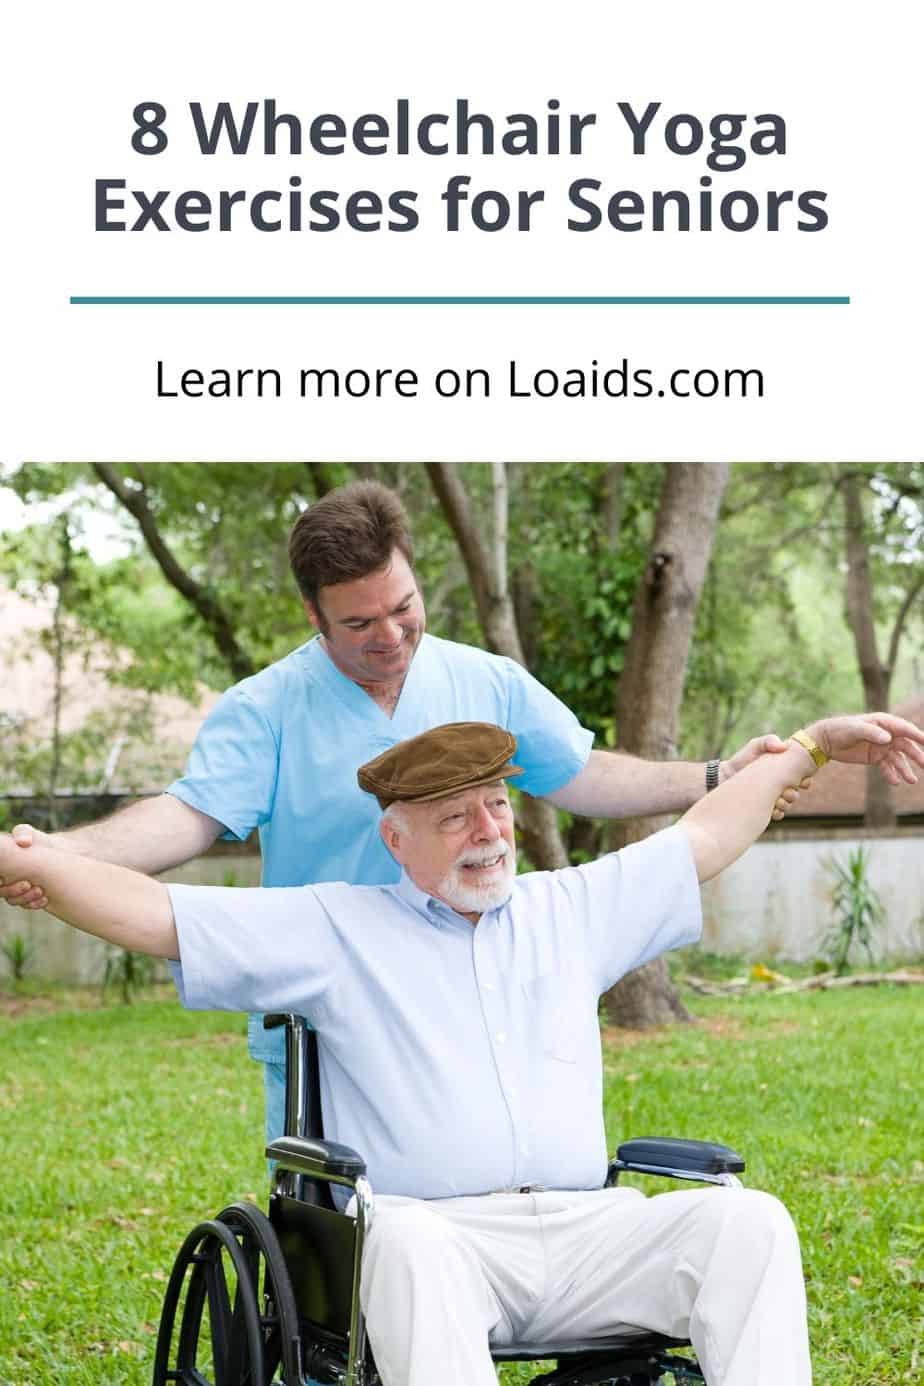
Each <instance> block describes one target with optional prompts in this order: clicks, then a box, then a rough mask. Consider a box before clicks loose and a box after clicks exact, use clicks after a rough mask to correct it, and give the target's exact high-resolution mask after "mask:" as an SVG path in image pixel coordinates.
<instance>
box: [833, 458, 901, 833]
mask: <svg viewBox="0 0 924 1386" xmlns="http://www.w3.org/2000/svg"><path fill="white" fill-rule="evenodd" d="M861 484H862V483H861V479H860V477H858V476H857V475H855V474H853V473H848V474H847V475H846V476H845V477H844V479H843V489H844V511H845V516H846V522H847V523H846V551H847V591H846V611H847V623H848V625H849V626H850V630H851V633H852V634H853V643H854V648H855V649H856V652H857V663H858V665H859V668H860V678H861V679H862V681H863V701H864V706H865V708H866V711H867V712H888V710H889V692H890V687H891V683H892V670H891V668H890V667H889V666H887V665H885V664H883V662H882V660H881V659H880V658H879V649H878V645H877V640H876V624H875V618H874V615H873V581H872V576H871V574H870V568H869V551H868V548H867V541H866V526H865V523H864V518H863V498H862V494H861V490H860V488H861ZM863 821H864V822H865V824H866V826H867V827H869V828H893V827H894V826H895V805H894V803H893V800H892V790H891V788H890V786H889V785H888V784H887V782H886V781H885V780H884V779H883V778H882V776H881V775H880V773H879V771H878V770H876V769H874V768H873V767H872V766H870V767H869V768H868V769H867V771H866V813H865V816H864V820H863Z"/></svg>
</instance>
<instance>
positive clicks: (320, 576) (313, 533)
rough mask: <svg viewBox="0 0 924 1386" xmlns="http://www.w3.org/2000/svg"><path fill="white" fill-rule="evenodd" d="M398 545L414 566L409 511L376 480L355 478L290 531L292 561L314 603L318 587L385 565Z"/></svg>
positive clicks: (304, 515) (305, 594) (303, 591)
mask: <svg viewBox="0 0 924 1386" xmlns="http://www.w3.org/2000/svg"><path fill="white" fill-rule="evenodd" d="M395 549H398V550H399V552H400V553H403V554H404V557H405V558H406V559H407V561H408V563H409V564H410V565H411V567H413V566H414V549H413V545H412V544H411V535H410V530H409V528H408V520H407V514H406V513H405V509H404V506H403V505H402V504H401V502H400V500H399V499H398V497H397V496H396V495H395V493H394V491H389V489H388V487H387V486H382V485H381V484H380V483H379V482H378V481H351V482H350V483H349V485H348V486H339V487H338V488H337V490H336V491H329V492H328V493H327V495H326V496H323V497H322V498H321V500H319V501H316V502H315V503H314V505H311V506H309V507H308V509H307V510H303V511H302V513H301V515H299V517H298V519H297V520H296V521H295V525H294V527H293V529H292V533H291V535H290V536H289V563H290V564H291V567H292V572H293V574H294V575H295V581H296V582H297V583H298V589H299V591H300V592H301V594H302V596H303V597H306V598H307V600H308V601H309V602H311V604H312V606H315V607H317V605H318V592H319V590H320V589H321V588H322V587H331V586H333V585H334V584H335V583H338V582H353V581H354V580H355V579H356V578H363V577H368V576H369V574H370V573H376V572H378V571H379V569H380V568H384V567H385V565H386V564H387V562H388V560H389V559H390V558H391V555H392V554H393V553H394V551H395Z"/></svg>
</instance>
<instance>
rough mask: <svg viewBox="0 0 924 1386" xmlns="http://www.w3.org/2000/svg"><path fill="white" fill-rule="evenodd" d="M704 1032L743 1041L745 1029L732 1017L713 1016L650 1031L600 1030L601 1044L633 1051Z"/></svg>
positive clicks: (609, 1028)
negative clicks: (652, 1044) (677, 1036)
mask: <svg viewBox="0 0 924 1386" xmlns="http://www.w3.org/2000/svg"><path fill="white" fill-rule="evenodd" d="M704 1030H705V1031H706V1033H707V1034H710V1035H718V1036H720V1037H721V1038H723V1039H744V1038H745V1029H744V1026H743V1024H742V1023H741V1021H740V1020H738V1019H737V1018H736V1017H734V1016H725V1015H713V1016H708V1017H707V1018H705V1019H699V1020H693V1021H691V1022H690V1023H689V1025H657V1026H653V1027H652V1029H650V1030H622V1029H620V1028H619V1026H618V1025H607V1026H605V1027H604V1028H603V1030H602V1032H601V1033H602V1036H603V1042H604V1043H605V1044H609V1045H612V1047H613V1048H614V1049H633V1048H634V1047H635V1046H636V1045H638V1044H648V1043H651V1042H653V1043H655V1044H659V1043H662V1044H663V1043H666V1042H667V1041H668V1040H669V1039H671V1038H673V1037H674V1036H675V1035H682V1034H683V1033H684V1032H685V1031H689V1032H690V1033H693V1034H696V1033H700V1032H702V1031H704Z"/></svg>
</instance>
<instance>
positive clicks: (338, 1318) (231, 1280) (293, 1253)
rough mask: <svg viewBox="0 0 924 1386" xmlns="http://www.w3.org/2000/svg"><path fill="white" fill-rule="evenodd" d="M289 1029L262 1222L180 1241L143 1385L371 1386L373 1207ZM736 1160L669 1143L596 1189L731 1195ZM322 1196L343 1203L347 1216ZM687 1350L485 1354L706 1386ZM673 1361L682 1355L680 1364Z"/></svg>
mask: <svg viewBox="0 0 924 1386" xmlns="http://www.w3.org/2000/svg"><path fill="white" fill-rule="evenodd" d="M264 1024H266V1025H267V1026H268V1027H274V1026H276V1025H285V1027H286V1134H285V1135H284V1136H283V1137H281V1138H280V1139H279V1140H276V1141H273V1142H271V1144H270V1145H268V1146H267V1147H266V1154H267V1156H268V1157H269V1158H270V1159H271V1160H272V1161H273V1162H274V1165H275V1173H274V1187H273V1191H272V1193H271V1195H270V1201H269V1210H268V1216H266V1215H264V1214H263V1213H262V1212H261V1211H260V1210H259V1209H258V1208H256V1207H255V1206H254V1205H253V1204H246V1203H241V1204H234V1205H232V1206H231V1207H230V1208H226V1209H224V1210H223V1211H222V1212H221V1213H219V1214H218V1215H217V1217H215V1218H214V1219H211V1220H209V1221H207V1222H203V1223H200V1224H199V1225H198V1226H197V1227H195V1228H194V1229H193V1231H192V1232H191V1233H190V1234H189V1236H188V1237H187V1238H186V1240H185V1241H184V1243H183V1245H182V1247H181V1248H180V1252H179V1254H178V1256H177V1258H176V1261H175V1263H174V1267H173V1271H172V1273H171V1276H170V1279H169V1281H168V1286H167V1293H166V1296H165V1300H164V1307H163V1311H162V1315H161V1323H160V1329H159V1333H158V1339H157V1350H156V1357H155V1366H154V1377H153V1386H167V1383H168V1382H178V1383H180V1386H315V1384H317V1386H323V1383H328V1382H331V1383H333V1382H336V1383H338V1386H378V1383H379V1376H378V1372H377V1370H376V1367H375V1362H374V1359H373V1357H372V1353H371V1351H370V1349H369V1345H368V1343H367V1340H366V1332H365V1322H364V1319H363V1314H362V1309H361V1306H360V1300H359V1284H360V1271H361V1263H362V1252H363V1245H364V1240H365V1237H366V1235H367V1233H368V1230H369V1227H370V1224H371V1221H372V1219H373V1217H374V1210H375V1197H374V1192H373V1190H372V1188H371V1187H370V1184H369V1181H368V1179H367V1178H366V1167H365V1163H364V1161H363V1159H362V1157H361V1155H359V1154H357V1152H356V1151H354V1150H351V1149H349V1148H348V1147H346V1146H343V1145H339V1144H337V1143H336V1142H333V1141H327V1140H325V1139H324V1136H323V1122H322V1113H321V1088H320V1075H319V1066H318V1052H317V1036H316V1035H315V1032H314V1031H313V1030H310V1029H309V1028H308V1025H307V1023H306V1022H305V1020H304V1019H303V1018H302V1017H300V1016H293V1015H279V1016H267V1017H266V1018H265V1021H264ZM743 1170H744V1160H743V1159H742V1158H741V1156H740V1155H738V1154H736V1152H735V1151H733V1150H731V1149H729V1147H727V1146H724V1145H718V1144H713V1143H711V1142H705V1141H689V1140H678V1139H676V1138H662V1139H635V1140H629V1141H626V1142H624V1143H623V1144H622V1145H621V1146H620V1147H619V1149H618V1151H617V1154H616V1158H615V1159H614V1160H612V1161H611V1162H610V1165H609V1168H608V1172H607V1178H606V1185H607V1186H612V1185H614V1184H616V1182H617V1181H618V1179H619V1176H620V1174H622V1173H623V1172H627V1171H632V1172H639V1173H644V1174H657V1175H663V1176H669V1177H672V1178H676V1179H691V1180H695V1181H697V1182H706V1183H714V1184H725V1185H736V1184H738V1182H739V1181H738V1178H737V1176H738V1174H739V1173H741V1172H742V1171H743ZM332 1186H339V1187H341V1188H346V1189H348V1190H350V1192H351V1194H352V1196H353V1197H352V1201H353V1202H355V1216H354V1215H352V1214H351V1215H349V1216H348V1215H346V1214H345V1213H343V1212H340V1211H338V1209H337V1207H336V1204H335V1202H334V1199H333V1197H332V1195H331V1188H332ZM685 1349H689V1342H688V1341H687V1340H685V1339H674V1338H668V1337H665V1336H664V1335H662V1334H658V1333H652V1332H648V1331H646V1330H643V1329H640V1330H638V1331H637V1332H634V1331H633V1332H622V1333H619V1334H613V1335H610V1336H607V1337H602V1338H594V1339H589V1340H585V1341H573V1340H555V1341H551V1342H530V1343H512V1344H506V1345H504V1346H502V1347H500V1346H498V1347H492V1349H491V1356H492V1358H493V1360H494V1361H495V1362H497V1363H503V1362H527V1361H528V1362H547V1361H552V1362H554V1364H555V1365H554V1367H553V1369H552V1370H551V1371H546V1372H544V1373H541V1374H540V1375H538V1376H535V1377H533V1378H532V1380H533V1382H534V1383H535V1386H540V1383H544V1386H657V1384H658V1383H664V1382H665V1381H666V1377H667V1376H670V1378H671V1380H672V1381H673V1382H674V1383H675V1386H680V1383H686V1382H702V1381H703V1375H702V1372H701V1370H700V1368H699V1365H698V1364H697V1362H696V1360H695V1357H693V1356H692V1355H691V1354H690V1353H689V1352H688V1351H685ZM678 1350H679V1351H678Z"/></svg>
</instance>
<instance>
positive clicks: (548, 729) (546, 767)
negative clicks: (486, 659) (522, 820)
mask: <svg viewBox="0 0 924 1386" xmlns="http://www.w3.org/2000/svg"><path fill="white" fill-rule="evenodd" d="M504 662H505V664H506V665H507V676H508V682H509V690H510V704H509V711H508V721H507V727H508V730H510V731H512V732H513V734H514V736H515V737H516V739H517V750H516V757H515V760H516V763H517V765H521V766H522V767H523V770H524V772H525V773H524V774H523V775H520V776H518V778H517V779H516V780H514V781H513V783H514V784H515V785H516V787H517V789H525V790H526V792H527V794H532V795H534V796H535V797H536V798H540V797H541V796H542V795H543V794H552V793H554V791H555V790H556V789H561V787H562V786H563V785H566V784H568V783H569V781H570V780H573V779H574V777H575V775H577V774H579V772H580V771H581V770H583V769H584V766H585V765H586V764H587V758H588V756H589V755H590V751H591V747H592V746H593V740H594V734H593V732H591V731H588V730H587V728H586V727H582V726H581V724H580V722H579V721H578V719H577V718H576V717H575V715H574V713H573V712H572V711H571V709H570V708H568V707H566V706H565V704H564V703H563V702H562V701H561V700H560V699H559V698H556V697H555V694H554V693H550V692H549V690H548V689H547V688H546V687H545V686H544V685H543V684H541V683H540V682H539V680H538V679H535V678H533V676H532V674H530V673H529V672H528V671H527V670H526V669H524V668H523V667H522V666H521V665H519V664H517V663H516V661H515V660H512V659H507V660H505V661H504Z"/></svg>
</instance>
